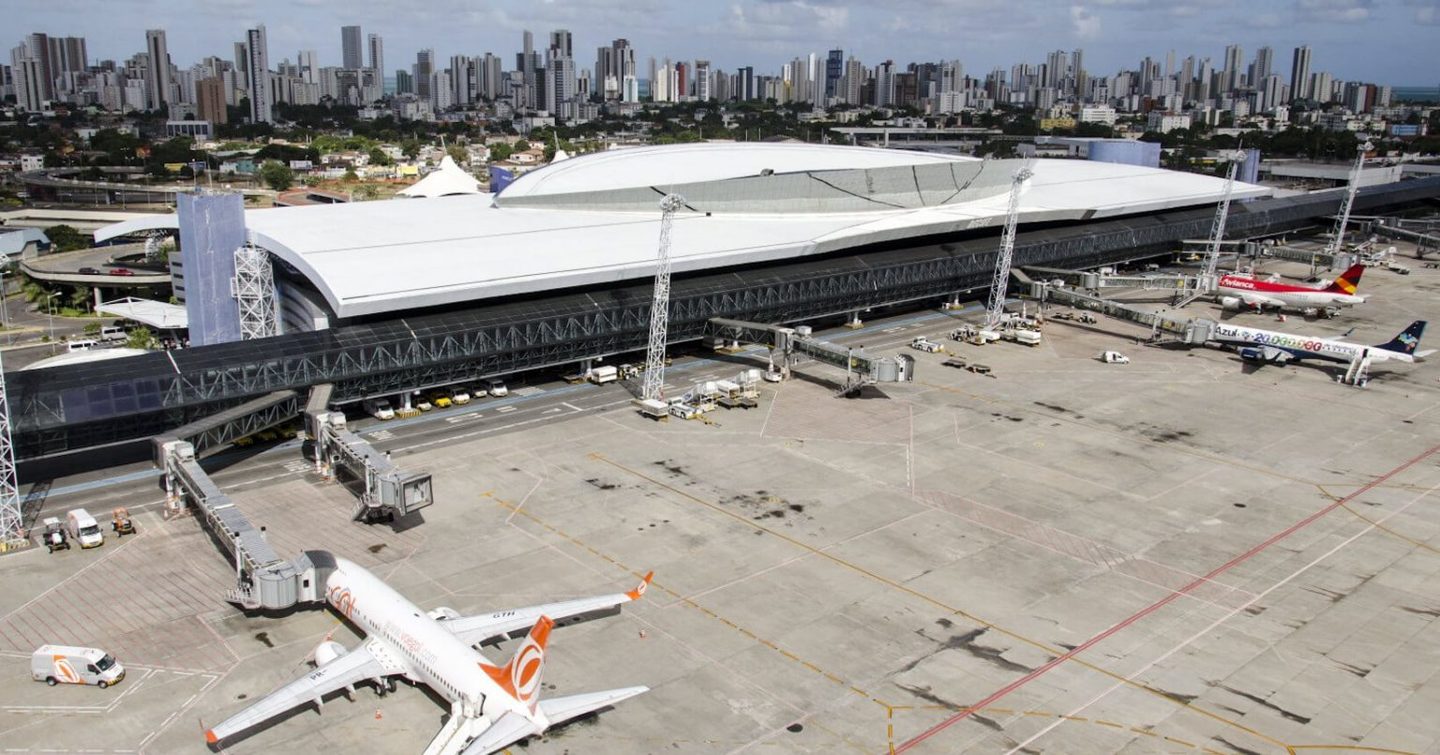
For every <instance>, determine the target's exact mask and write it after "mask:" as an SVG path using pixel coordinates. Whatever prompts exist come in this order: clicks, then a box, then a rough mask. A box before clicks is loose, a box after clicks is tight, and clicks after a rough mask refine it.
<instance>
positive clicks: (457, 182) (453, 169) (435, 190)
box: [397, 155, 481, 199]
mask: <svg viewBox="0 0 1440 755" xmlns="http://www.w3.org/2000/svg"><path fill="white" fill-rule="evenodd" d="M397 193H398V194H399V195H400V196H402V197H415V198H421V199H430V198H433V197H448V196H450V195H452V194H479V193H481V192H480V182H479V181H478V180H476V179H475V177H474V176H472V175H470V174H469V173H466V172H465V169H464V168H461V167H460V166H459V165H456V164H455V161H454V160H451V159H450V156H449V155H446V156H445V158H444V159H443V160H441V161H440V167H439V169H437V170H434V171H431V172H430V175H428V176H425V177H424V178H422V179H420V180H419V181H416V182H415V183H413V184H411V185H409V186H407V187H405V188H403V189H401V190H400V191H399V192H397Z"/></svg>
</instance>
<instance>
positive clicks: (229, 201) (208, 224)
mask: <svg viewBox="0 0 1440 755" xmlns="http://www.w3.org/2000/svg"><path fill="white" fill-rule="evenodd" d="M176 208H177V210H178V211H179V219H180V262H181V265H182V266H183V267H184V270H185V313H186V314H187V315H188V316H189V318H190V345H191V346H209V345H211V344H217V343H229V342H231V341H238V340H240V307H239V305H238V304H236V302H235V297H234V296H233V295H231V291H230V287H231V281H232V280H234V278H235V250H236V249H238V248H240V247H241V246H243V245H244V244H245V200H244V198H243V197H241V196H240V195H239V194H207V193H199V192H197V193H194V194H180V195H177V196H176Z"/></svg>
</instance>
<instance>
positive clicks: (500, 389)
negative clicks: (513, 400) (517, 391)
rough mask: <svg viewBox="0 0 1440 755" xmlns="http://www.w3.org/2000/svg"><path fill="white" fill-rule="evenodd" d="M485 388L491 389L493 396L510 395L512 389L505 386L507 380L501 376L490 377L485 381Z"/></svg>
mask: <svg viewBox="0 0 1440 755" xmlns="http://www.w3.org/2000/svg"><path fill="white" fill-rule="evenodd" d="M485 390H487V391H489V392H490V395H491V396H497V397H498V396H508V395H510V389H509V388H506V387H505V381H504V380H501V379H500V378H490V380H488V381H487V382H486V383H485Z"/></svg>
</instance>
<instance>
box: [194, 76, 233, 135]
mask: <svg viewBox="0 0 1440 755" xmlns="http://www.w3.org/2000/svg"><path fill="white" fill-rule="evenodd" d="M195 105H196V114H197V115H199V116H200V120H202V121H210V123H211V124H214V125H217V126H218V125H220V124H222V123H226V122H228V114H227V112H226V110H225V82H224V80H222V79H220V78H219V77H216V78H209V79H201V80H199V81H197V82H195Z"/></svg>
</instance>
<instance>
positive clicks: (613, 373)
mask: <svg viewBox="0 0 1440 755" xmlns="http://www.w3.org/2000/svg"><path fill="white" fill-rule="evenodd" d="M587 377H588V378H589V379H590V382H592V383H594V384H596V385H604V384H606V383H613V382H615V381H616V380H619V379H620V370H618V369H616V368H615V367H613V366H610V365H606V366H604V367H596V368H594V369H592V370H590V374H589V375H588V376H587Z"/></svg>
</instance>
